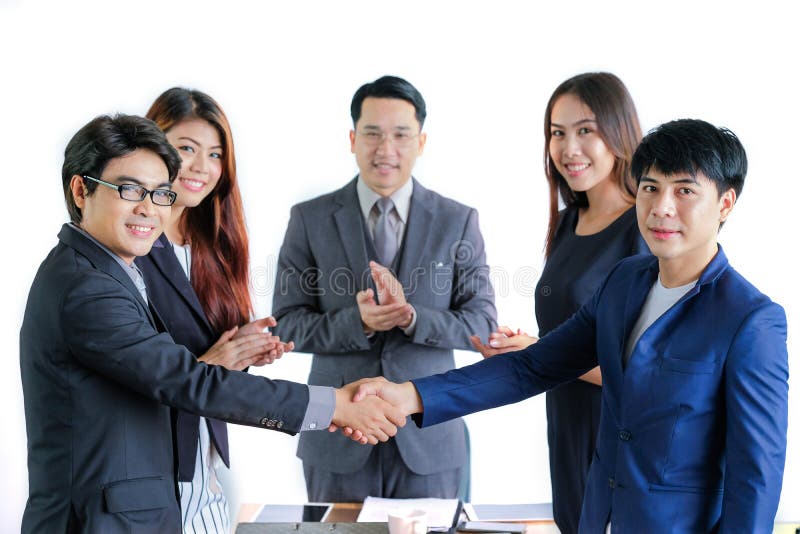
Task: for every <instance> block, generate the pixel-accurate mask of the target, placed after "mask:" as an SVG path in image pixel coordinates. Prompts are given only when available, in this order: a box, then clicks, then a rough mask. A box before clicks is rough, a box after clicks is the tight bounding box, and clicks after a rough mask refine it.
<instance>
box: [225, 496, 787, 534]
mask: <svg viewBox="0 0 800 534" xmlns="http://www.w3.org/2000/svg"><path fill="white" fill-rule="evenodd" d="M259 508H261V505H260V504H256V503H245V504H242V505H241V506H240V507H239V513H238V514H237V516H236V523H237V524H238V523H240V522H242V521H245V522H246V521H250V520H251V519H252V518H253V516H254V515H255V513H256V512H258V510H259ZM360 511H361V503H338V504H334V505H333V509H332V510H331V513H329V514H328V518H327V519H326V520H325V522H326V523H352V522H354V521H355V520H356V518H357V517H358V512H360ZM233 528H234V529H235V528H236V525H234V527H233ZM796 529H800V523H776V524H775V530H773V534H795V531H796ZM525 533H526V534H560V532H559V530H558V527H556V525H555V523H553V522H552V521H534V522H532V523H528V527H527V528H526V529H525Z"/></svg>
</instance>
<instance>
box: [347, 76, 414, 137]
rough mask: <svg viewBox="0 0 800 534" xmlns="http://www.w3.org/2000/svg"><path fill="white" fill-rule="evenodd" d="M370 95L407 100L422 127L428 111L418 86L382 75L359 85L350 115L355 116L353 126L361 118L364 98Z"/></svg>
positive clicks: (395, 77) (401, 79)
mask: <svg viewBox="0 0 800 534" xmlns="http://www.w3.org/2000/svg"><path fill="white" fill-rule="evenodd" d="M368 97H373V98H399V99H400V100H405V101H406V102H408V103H409V104H411V105H412V106H414V111H415V113H414V114H415V116H416V117H417V121H418V122H419V127H420V129H422V125H423V124H424V123H425V117H426V116H427V113H428V112H427V111H426V110H425V99H424V98H422V94H421V93H420V92H419V91H417V88H416V87H414V86H413V85H411V84H410V83H408V82H407V81H406V80H404V79H403V78H398V77H397V76H382V77H380V78H378V79H377V80H375V81H374V82H369V83H365V84H364V85H362V86H361V87H359V88H358V91H356V93H355V94H354V95H353V101H352V102H351V103H350V117H352V118H353V126H355V125H356V123H357V122H358V119H360V118H361V105H362V104H363V103H364V99H365V98H368Z"/></svg>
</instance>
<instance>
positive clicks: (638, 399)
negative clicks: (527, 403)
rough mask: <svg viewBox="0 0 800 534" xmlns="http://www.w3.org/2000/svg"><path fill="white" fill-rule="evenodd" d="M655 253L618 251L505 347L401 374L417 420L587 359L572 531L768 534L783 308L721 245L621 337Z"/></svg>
mask: <svg viewBox="0 0 800 534" xmlns="http://www.w3.org/2000/svg"><path fill="white" fill-rule="evenodd" d="M657 275H658V260H657V258H654V257H648V256H634V257H631V258H628V259H625V260H623V261H622V262H620V263H619V264H618V265H617V266H616V267H615V268H614V270H613V271H612V272H611V273H610V274H609V276H608V278H607V279H606V281H605V282H604V284H603V285H602V286H601V288H600V289H599V290H598V292H597V293H596V294H595V295H594V297H593V298H592V299H591V300H590V301H589V302H588V303H587V304H586V305H584V306H583V307H582V308H581V309H580V310H579V311H578V312H577V313H576V314H575V315H574V316H573V317H572V318H571V319H569V320H568V321H567V322H565V323H563V324H562V325H561V326H560V327H558V328H556V329H555V330H553V331H552V332H551V333H549V334H547V335H546V336H544V337H543V338H542V339H540V340H539V342H538V343H536V344H534V345H531V346H530V347H528V348H527V349H524V350H522V351H519V352H514V353H509V354H506V355H502V356H498V357H494V358H490V359H487V360H484V361H482V362H479V363H477V364H475V365H471V366H468V367H464V368H462V369H457V370H454V371H450V372H448V373H444V374H441V375H436V376H432V377H428V378H422V379H418V380H414V381H413V382H414V384H415V386H416V387H417V390H418V391H419V393H420V396H421V397H422V402H423V405H424V412H423V413H422V414H418V415H416V416H415V420H416V421H417V422H418V424H422V425H423V426H427V425H433V424H436V423H439V422H440V421H445V420H448V419H450V418H453V417H459V416H462V415H465V414H467V413H472V412H476V411H479V410H485V409H487V408H492V407H495V406H500V405H504V404H509V403H512V402H517V401H520V400H522V399H525V398H528V397H530V396H532V395H536V394H537V393H540V392H542V391H545V390H547V389H550V388H552V387H554V386H556V385H558V384H560V383H562V382H565V381H568V380H572V379H574V378H576V377H578V376H580V375H581V374H583V373H584V372H586V371H588V370H589V369H591V368H593V367H594V366H596V365H597V364H598V363H599V365H600V367H601V369H602V372H603V394H602V395H603V397H602V399H603V404H602V415H601V417H600V428H599V434H598V437H597V448H596V452H595V459H594V461H593V463H592V467H591V470H590V472H589V480H588V483H587V488H586V495H585V497H584V504H583V510H582V514H581V522H580V531H581V532H584V533H597V532H602V531H603V529H604V528H605V526H606V524H607V522H608V521H609V520H610V521H611V524H612V525H613V526H614V532H621V533H628V532H630V533H641V532H648V533H659V532H771V531H772V528H773V521H774V518H775V512H776V510H777V507H778V501H779V497H780V490H781V480H782V477H783V467H784V460H785V455H786V427H787V418H788V414H787V412H788V383H787V380H788V374H789V371H788V355H787V350H786V316H785V314H784V311H783V308H781V307H780V306H779V305H777V304H775V303H773V302H772V301H770V299H769V298H768V297H766V296H765V295H763V294H761V293H760V292H759V291H758V290H757V289H756V288H755V287H753V286H752V285H751V284H750V283H749V282H747V280H745V279H744V278H743V277H742V276H741V275H740V274H739V273H737V272H736V271H735V270H734V269H733V268H732V267H731V266H730V265H729V264H728V260H727V258H726V257H725V254H724V253H723V251H722V248H720V249H719V252H718V253H717V255H716V256H715V257H714V259H713V260H712V261H711V263H710V264H709V265H708V266H707V267H706V269H705V271H704V272H703V274H702V275H701V277H700V280H699V281H698V283H697V284H696V286H695V287H694V288H693V289H691V290H690V291H689V292H688V293H687V294H686V295H685V296H684V297H683V298H682V299H681V300H680V301H678V302H677V303H676V304H675V305H674V306H673V307H672V308H670V309H669V310H667V312H665V313H664V314H663V315H662V316H661V317H660V318H658V319H657V320H656V321H655V322H654V323H653V324H652V325H651V326H650V327H649V328H648V329H647V330H646V331H645V332H644V334H643V335H642V337H641V338H640V339H639V341H638V343H637V344H636V347H635V348H634V351H633V354H632V356H631V360H630V362H629V364H628V366H627V367H626V369H625V370H624V371H623V368H622V354H623V350H624V347H625V342H626V341H627V339H628V336H629V335H630V331H631V329H632V327H633V325H634V323H635V322H636V320H637V318H638V316H639V312H640V310H641V308H642V305H643V304H644V301H645V298H646V297H647V294H648V292H649V291H650V288H651V287H652V285H653V283H654V282H655V281H656V279H657Z"/></svg>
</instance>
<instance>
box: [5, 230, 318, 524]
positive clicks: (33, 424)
mask: <svg viewBox="0 0 800 534" xmlns="http://www.w3.org/2000/svg"><path fill="white" fill-rule="evenodd" d="M59 239H60V241H61V242H60V243H59V244H58V245H57V246H56V247H55V248H54V249H53V250H52V251H51V252H50V254H49V256H48V257H47V259H45V261H44V262H43V263H42V265H41V267H40V268H39V271H38V273H37V274H36V278H35V279H34V282H33V285H32V287H31V290H30V294H29V296H28V304H27V307H26V309H25V318H24V320H23V323H22V330H21V332H20V367H21V371H22V388H23V393H24V397H25V420H26V426H27V433H28V478H29V496H28V502H27V505H26V508H25V513H24V516H23V520H22V531H23V532H36V533H39V532H103V533H107V532H126V533H133V532H147V533H150V532H179V531H180V511H179V505H178V500H177V497H176V483H175V461H174V457H173V439H172V436H173V432H172V423H171V420H170V409H169V406H172V407H174V408H177V409H180V410H183V411H186V412H191V413H196V414H200V415H204V416H207V417H213V418H216V419H221V420H226V421H229V422H234V423H239V424H245V425H252V426H260V427H266V428H272V429H275V430H280V431H283V432H287V433H295V432H297V431H298V430H299V429H300V426H301V424H302V421H303V416H304V414H305V410H306V406H307V405H308V388H307V387H306V386H305V385H301V384H294V383H291V382H284V381H277V380H276V381H270V380H267V379H265V378H261V377H255V376H251V375H248V374H246V373H241V372H236V371H228V370H226V369H224V368H222V367H218V366H208V365H206V364H203V363H199V362H198V361H197V360H196V359H195V357H194V356H193V355H192V354H191V353H190V352H189V351H188V350H187V349H186V348H184V347H183V346H181V345H176V344H175V343H174V342H173V340H172V338H171V337H170V336H169V334H166V333H163V330H162V331H159V326H157V325H159V324H160V320H159V319H158V317H157V315H154V314H153V313H151V310H150V309H149V308H148V305H147V304H146V303H145V302H144V300H143V299H142V297H141V295H140V294H139V291H138V290H137V289H136V287H135V286H134V284H133V282H132V281H131V279H130V277H129V276H128V275H127V274H126V273H125V272H124V271H123V270H122V268H121V267H120V266H119V264H118V263H117V262H116V261H115V260H114V259H113V258H112V257H111V256H109V255H108V253H106V252H105V251H103V250H101V249H100V248H99V247H98V246H97V245H96V244H94V243H93V242H92V241H91V240H89V239H88V238H86V237H85V236H83V235H81V234H79V233H78V232H76V231H75V230H73V229H71V228H68V227H67V226H66V225H65V227H64V228H63V229H62V230H61V232H60V233H59Z"/></svg>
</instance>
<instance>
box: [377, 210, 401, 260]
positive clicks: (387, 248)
mask: <svg viewBox="0 0 800 534" xmlns="http://www.w3.org/2000/svg"><path fill="white" fill-rule="evenodd" d="M375 209H377V210H378V220H377V221H376V222H375V236H374V237H373V242H374V243H375V252H377V253H378V261H379V262H380V263H381V265H384V266H386V267H391V265H392V262H393V261H394V257H395V255H396V254H397V232H395V230H394V225H393V224H392V217H391V215H392V210H393V209H394V202H392V199H391V198H389V197H381V198H379V199H378V200H377V201H376V202H375Z"/></svg>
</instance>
